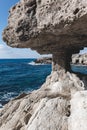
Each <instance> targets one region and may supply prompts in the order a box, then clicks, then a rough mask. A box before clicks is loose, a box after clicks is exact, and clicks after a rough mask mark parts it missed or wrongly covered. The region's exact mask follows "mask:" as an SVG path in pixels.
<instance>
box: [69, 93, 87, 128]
mask: <svg viewBox="0 0 87 130" xmlns="http://www.w3.org/2000/svg"><path fill="white" fill-rule="evenodd" d="M68 124H69V130H76V129H77V128H78V130H87V91H80V92H77V93H76V94H75V95H74V96H73V98H72V100H71V115H70V118H69V123H68Z"/></svg>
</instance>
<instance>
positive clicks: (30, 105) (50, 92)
mask: <svg viewBox="0 0 87 130" xmlns="http://www.w3.org/2000/svg"><path fill="white" fill-rule="evenodd" d="M81 90H84V85H83V83H82V81H80V80H79V78H77V77H76V76H75V75H74V74H70V73H69V72H67V73H64V71H62V72H56V71H55V72H52V74H51V75H50V76H48V77H47V80H46V82H45V83H44V84H43V85H42V87H41V88H40V89H39V90H37V91H33V92H32V93H30V94H28V95H25V97H23V98H21V99H20V98H16V99H14V100H12V101H10V102H9V103H8V104H6V105H5V106H4V108H3V109H1V110H0V130H41V129H43V130H49V129H50V130H58V129H60V130H68V119H69V116H70V114H71V112H70V100H71V97H72V95H73V94H75V93H76V92H77V91H81Z"/></svg>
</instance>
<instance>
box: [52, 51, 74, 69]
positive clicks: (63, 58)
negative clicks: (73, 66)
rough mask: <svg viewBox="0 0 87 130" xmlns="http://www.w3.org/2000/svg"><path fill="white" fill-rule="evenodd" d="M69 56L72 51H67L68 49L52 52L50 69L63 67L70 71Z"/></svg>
mask: <svg viewBox="0 0 87 130" xmlns="http://www.w3.org/2000/svg"><path fill="white" fill-rule="evenodd" d="M71 56H72V53H68V51H65V50H64V51H59V52H57V53H53V62H52V70H53V71H57V70H60V69H65V70H69V71H70V61H71Z"/></svg>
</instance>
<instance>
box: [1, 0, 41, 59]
mask: <svg viewBox="0 0 87 130" xmlns="http://www.w3.org/2000/svg"><path fill="white" fill-rule="evenodd" d="M18 1H19V0H0V59H3V58H38V57H40V55H39V54H38V53H37V52H36V51H32V50H31V49H17V48H11V47H8V46H7V45H6V43H4V42H3V41H2V31H3V29H4V28H5V27H6V26H7V19H8V15H9V14H8V11H9V9H10V8H11V7H12V6H13V5H15V4H16V3H17V2H18Z"/></svg>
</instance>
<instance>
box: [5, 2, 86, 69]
mask: <svg viewBox="0 0 87 130" xmlns="http://www.w3.org/2000/svg"><path fill="white" fill-rule="evenodd" d="M3 39H4V41H5V42H6V43H7V44H8V45H9V46H12V47H20V48H31V49H34V50H37V51H38V52H39V53H40V54H50V53H51V54H53V55H54V57H55V55H58V57H59V58H60V57H61V59H60V60H59V62H58V60H57V61H56V64H57V65H59V66H62V67H63V68H66V69H67V68H68V69H69V62H70V60H71V59H70V57H71V55H72V54H73V53H77V52H79V50H80V49H82V48H83V47H84V46H87V1H86V0H81V1H80V0H20V2H19V3H17V4H16V5H15V6H14V7H12V8H11V9H10V12H9V19H8V25H7V27H6V29H5V30H4V32H3ZM59 58H58V59H59ZM55 60H56V59H54V61H55ZM61 60H62V61H63V62H62V61H61ZM57 62H58V63H57ZM62 63H63V64H62ZM54 64H55V63H54ZM59 68H60V67H59ZM59 68H58V69H59ZM55 69H56V66H55V65H54V70H55Z"/></svg>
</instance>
